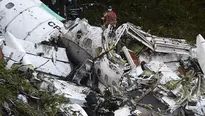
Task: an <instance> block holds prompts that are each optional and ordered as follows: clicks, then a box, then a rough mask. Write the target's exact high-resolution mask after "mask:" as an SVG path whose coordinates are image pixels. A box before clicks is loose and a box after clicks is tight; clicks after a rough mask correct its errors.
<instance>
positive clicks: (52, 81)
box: [0, 0, 205, 116]
mask: <svg viewBox="0 0 205 116" xmlns="http://www.w3.org/2000/svg"><path fill="white" fill-rule="evenodd" d="M37 1H38V0H34V1H29V5H31V6H33V7H28V8H27V7H21V5H23V6H24V5H25V3H27V2H28V0H22V1H13V2H14V3H15V5H14V6H11V9H14V8H16V9H18V11H17V12H13V10H10V9H6V10H3V11H2V12H5V13H3V14H1V13H0V17H1V20H0V27H1V28H0V32H1V34H2V36H0V46H1V49H0V51H1V52H0V56H1V57H0V58H1V59H3V60H4V61H6V66H5V67H1V68H3V69H4V68H6V69H12V70H13V69H16V70H18V71H20V72H21V73H23V74H24V73H26V74H28V76H27V77H26V81H27V82H28V83H29V84H31V85H30V86H32V87H35V91H38V92H41V91H43V92H45V93H51V94H52V95H51V96H55V95H57V96H59V95H60V96H63V99H64V100H66V101H69V102H64V100H62V101H63V102H61V101H56V102H55V107H54V109H55V111H56V109H58V111H56V112H52V113H53V114H59V115H66V116H70V115H78V116H82V115H83V116H87V115H89V116H94V115H97V116H98V115H106V116H113V115H115V116H128V115H142V116H149V115H150V116H152V115H166V116H167V115H170V116H179V115H182V116H183V115H184V116H185V115H198V116H200V115H205V114H204V110H205V107H204V105H205V102H204V101H205V98H204V97H205V89H204V88H205V87H204V83H205V77H204V72H205V67H204V66H205V60H204V53H205V51H204V47H205V46H204V41H205V40H204V38H203V37H202V36H201V35H200V34H199V35H198V36H197V41H196V46H193V45H189V44H187V43H186V41H185V40H183V39H174V38H164V37H157V36H154V35H151V34H149V33H146V32H144V31H142V30H141V29H140V27H137V26H135V25H133V24H131V23H125V24H122V25H121V26H119V27H118V28H117V29H115V28H113V27H112V26H110V25H108V28H106V29H105V30H104V29H102V28H101V27H96V26H91V25H89V23H88V21H87V20H86V19H79V18H77V19H76V20H74V21H68V22H66V23H65V24H63V23H62V22H60V21H59V20H63V19H62V18H60V17H56V15H53V14H52V13H50V12H48V11H47V10H48V9H47V8H46V6H45V5H44V4H43V3H41V2H40V1H38V2H37ZM7 2H9V1H1V4H0V5H2V6H3V5H6V4H7ZM21 2H22V3H21ZM14 3H9V4H14ZM25 6H26V5H25ZM18 7H19V8H18ZM1 8H2V7H0V9H1ZM26 8H27V9H26ZM40 11H42V12H41V13H40V14H38V13H37V12H40ZM7 13H11V14H16V16H14V15H12V16H11V15H6V14H7ZM21 15H23V16H25V17H27V18H25V19H21ZM19 21H20V22H19ZM31 21H32V22H33V23H32V25H28V24H27V23H26V24H25V25H24V22H31ZM18 25H20V26H19V27H21V28H19V29H17V27H18ZM24 26H26V27H27V28H22V27H24ZM1 73H2V72H1ZM2 75H4V74H3V73H2ZM5 77H6V76H5ZM0 79H1V80H0V85H2V84H3V85H5V83H7V81H8V80H6V78H0ZM21 84H22V83H21ZM17 85H18V84H17ZM0 87H2V86H0ZM18 87H19V86H18ZM32 92H33V91H32V90H29V92H25V91H24V88H23V89H22V88H21V89H20V90H19V92H15V93H13V94H15V96H16V97H15V100H16V101H14V99H13V100H12V101H11V100H9V99H6V100H8V101H9V102H4V103H3V105H2V106H1V107H0V108H1V109H2V108H3V110H6V111H5V112H6V113H7V114H10V111H11V110H9V109H10V106H12V105H13V106H18V105H22V106H25V107H22V108H28V107H30V105H29V106H28V104H32V102H31V100H30V99H34V100H36V101H39V100H42V99H43V98H40V97H39V96H35V93H32ZM13 94H12V95H13ZM31 94H32V95H31ZM28 96H29V97H28ZM28 98H29V99H28ZM44 100H45V101H46V100H47V101H46V102H50V101H49V100H51V101H52V100H53V99H52V98H51V99H46V98H44ZM46 102H45V103H46ZM23 104H24V105H23ZM35 104H37V106H36V105H34V106H35V108H34V109H36V110H37V111H38V108H44V107H40V106H39V105H40V103H38V102H35ZM38 106H39V107H38ZM46 108H47V110H49V109H51V108H53V106H52V105H49V106H48V107H46ZM1 109H0V110H1ZM31 109H32V108H31ZM29 111H30V109H29ZM29 111H28V112H29ZM85 111H86V112H85ZM31 113H32V112H31ZM49 113H50V112H49ZM29 115H30V114H29ZM33 115H35V114H33Z"/></svg>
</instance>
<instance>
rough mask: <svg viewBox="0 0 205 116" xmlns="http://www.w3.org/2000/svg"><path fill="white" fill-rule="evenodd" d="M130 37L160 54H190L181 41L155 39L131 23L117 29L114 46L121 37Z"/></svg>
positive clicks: (188, 46)
mask: <svg viewBox="0 0 205 116" xmlns="http://www.w3.org/2000/svg"><path fill="white" fill-rule="evenodd" d="M124 34H126V35H130V36H131V37H132V38H133V39H136V40H138V41H139V42H141V43H142V44H144V45H145V46H147V47H148V48H150V49H151V50H153V51H155V52H161V53H174V54H187V55H189V54H190V49H191V46H190V45H189V44H187V43H186V41H185V40H183V39H172V38H162V37H156V36H154V35H151V34H149V33H146V32H144V31H142V30H140V28H139V27H136V26H135V25H133V24H131V23H125V24H123V25H121V26H120V27H118V29H117V30H116V32H115V35H116V36H115V37H114V38H113V43H114V45H117V43H118V42H119V40H120V39H121V36H122V35H124Z"/></svg>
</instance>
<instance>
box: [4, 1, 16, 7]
mask: <svg viewBox="0 0 205 116" xmlns="http://www.w3.org/2000/svg"><path fill="white" fill-rule="evenodd" d="M5 7H6V8H7V9H11V8H13V7H14V4H13V3H12V2H9V3H8V4H6V6H5Z"/></svg>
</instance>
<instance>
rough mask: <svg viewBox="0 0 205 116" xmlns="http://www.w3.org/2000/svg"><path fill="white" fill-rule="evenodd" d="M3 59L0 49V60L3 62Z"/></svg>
mask: <svg viewBox="0 0 205 116" xmlns="http://www.w3.org/2000/svg"><path fill="white" fill-rule="evenodd" d="M3 58H4V55H3V52H2V49H0V60H3Z"/></svg>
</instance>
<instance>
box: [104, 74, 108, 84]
mask: <svg viewBox="0 0 205 116" xmlns="http://www.w3.org/2000/svg"><path fill="white" fill-rule="evenodd" d="M104 79H105V82H106V83H108V76H107V75H105V77H104Z"/></svg>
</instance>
